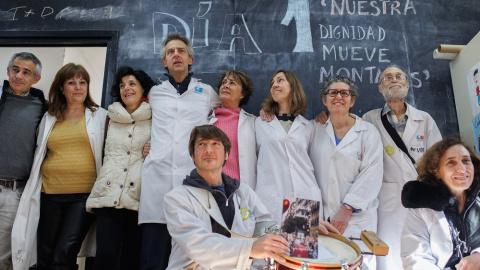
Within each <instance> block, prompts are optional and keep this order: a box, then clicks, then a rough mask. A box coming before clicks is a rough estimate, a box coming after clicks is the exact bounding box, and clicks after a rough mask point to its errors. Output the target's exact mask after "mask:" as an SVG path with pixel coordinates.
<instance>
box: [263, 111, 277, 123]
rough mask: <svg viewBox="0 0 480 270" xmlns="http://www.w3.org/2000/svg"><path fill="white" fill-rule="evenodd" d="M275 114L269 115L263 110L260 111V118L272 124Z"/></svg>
mask: <svg viewBox="0 0 480 270" xmlns="http://www.w3.org/2000/svg"><path fill="white" fill-rule="evenodd" d="M274 117H275V115H274V114H268V113H266V112H265V111H264V110H263V109H261V110H260V118H262V120H263V121H265V122H270V121H272V120H273V119H274Z"/></svg>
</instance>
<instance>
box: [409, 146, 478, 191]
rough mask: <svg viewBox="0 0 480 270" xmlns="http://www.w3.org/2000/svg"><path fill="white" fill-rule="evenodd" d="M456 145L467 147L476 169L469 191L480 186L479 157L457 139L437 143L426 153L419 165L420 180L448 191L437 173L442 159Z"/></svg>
mask: <svg viewBox="0 0 480 270" xmlns="http://www.w3.org/2000/svg"><path fill="white" fill-rule="evenodd" d="M455 145H461V146H463V147H465V149H467V151H468V153H469V154H470V158H471V159H472V164H473V168H474V177H473V182H472V186H471V187H470V188H469V190H475V189H476V188H477V186H478V185H479V184H480V179H479V177H480V159H478V157H477V155H475V153H474V152H473V151H472V150H471V149H470V147H468V146H467V145H466V144H465V143H464V142H462V141H460V140H459V139H456V138H445V139H443V140H441V141H439V142H437V143H435V144H434V145H433V146H432V147H430V148H429V149H428V150H427V151H426V152H425V154H424V155H423V156H422V158H421V159H420V161H419V162H418V165H417V171H418V180H420V181H422V182H425V183H428V184H431V185H434V186H439V187H443V188H446V189H447V190H448V187H447V186H446V185H445V183H444V182H443V181H442V180H441V179H438V178H437V176H436V172H437V171H438V169H439V167H440V159H441V158H442V157H443V155H444V154H445V152H446V151H447V150H448V148H450V147H452V146H455Z"/></svg>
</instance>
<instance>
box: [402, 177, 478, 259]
mask: <svg viewBox="0 0 480 270" xmlns="http://www.w3.org/2000/svg"><path fill="white" fill-rule="evenodd" d="M478 181H480V180H479V179H475V180H474V182H478ZM475 186H476V187H474V188H473V189H471V190H468V191H467V200H466V201H465V206H464V208H463V211H462V212H461V213H459V212H458V201H457V199H456V198H455V197H454V196H453V195H452V194H451V192H450V191H449V190H448V189H447V188H446V187H443V186H434V185H432V184H428V183H425V182H420V181H410V182H407V183H406V184H405V186H404V187H403V190H402V204H403V206H405V207H406V208H430V209H432V210H435V211H443V212H444V213H445V216H446V218H447V220H448V224H449V225H450V233H451V238H452V243H453V247H454V250H453V253H452V257H451V258H450V259H449V261H448V263H447V265H446V266H447V267H448V266H449V267H452V266H453V267H454V265H455V264H456V263H458V262H459V261H460V259H461V258H462V256H463V257H465V256H469V255H470V253H471V251H472V250H473V249H475V248H478V247H480V190H479V188H478V185H477V184H476V185H475Z"/></svg>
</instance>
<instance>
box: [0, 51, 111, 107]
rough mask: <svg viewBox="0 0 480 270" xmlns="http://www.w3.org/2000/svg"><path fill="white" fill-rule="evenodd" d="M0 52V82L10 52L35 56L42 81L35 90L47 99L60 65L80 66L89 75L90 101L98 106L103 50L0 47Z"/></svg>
mask: <svg viewBox="0 0 480 270" xmlns="http://www.w3.org/2000/svg"><path fill="white" fill-rule="evenodd" d="M0 51H1V52H0V70H2V69H1V67H2V66H3V72H1V71H0V79H1V80H8V76H7V65H8V61H9V60H10V57H11V56H12V55H13V54H14V53H16V52H21V51H26V52H31V53H33V54H35V55H36V56H37V57H38V59H40V61H41V62H42V79H41V80H40V81H39V82H38V83H37V84H35V87H36V88H39V89H41V90H43V92H44V94H45V97H47V98H48V92H49V90H50V85H51V84H52V82H53V79H54V78H55V74H56V73H57V71H58V70H59V69H60V68H61V67H62V66H63V65H65V64H67V63H70V62H73V63H75V64H81V65H83V66H84V67H85V69H86V70H87V71H88V73H89V74H90V92H91V95H92V98H93V100H94V101H95V102H96V103H97V104H99V105H100V104H101V102H102V92H103V91H102V90H103V89H102V87H103V74H104V71H105V57H106V53H107V48H106V47H2V48H1V50H0ZM106 92H107V93H108V92H109V90H107V91H106Z"/></svg>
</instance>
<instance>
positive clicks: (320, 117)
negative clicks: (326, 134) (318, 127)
mask: <svg viewBox="0 0 480 270" xmlns="http://www.w3.org/2000/svg"><path fill="white" fill-rule="evenodd" d="M327 120H328V113H327V112H326V111H323V112H320V113H319V114H318V115H317V117H315V122H318V123H320V124H322V125H323V124H325V123H326V122H327Z"/></svg>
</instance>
